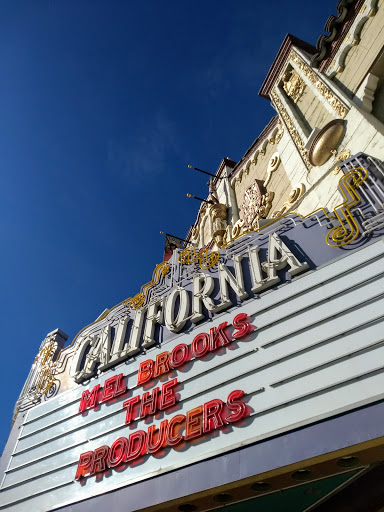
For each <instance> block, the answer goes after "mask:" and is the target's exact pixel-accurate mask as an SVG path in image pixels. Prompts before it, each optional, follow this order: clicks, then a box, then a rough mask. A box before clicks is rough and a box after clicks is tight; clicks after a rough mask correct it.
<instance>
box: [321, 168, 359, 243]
mask: <svg viewBox="0 0 384 512" xmlns="http://www.w3.org/2000/svg"><path fill="white" fill-rule="evenodd" d="M367 177H368V171H367V170H366V169H364V167H356V168H355V169H351V170H350V171H348V172H347V173H346V174H344V175H343V176H342V177H341V178H340V181H339V186H340V189H341V193H342V194H343V196H344V199H345V201H344V202H343V203H341V204H339V205H338V206H336V207H335V209H334V213H335V215H336V217H337V219H338V221H339V222H340V226H336V227H334V228H332V229H331V231H329V233H328V235H327V238H326V242H327V244H328V245H329V246H330V247H343V246H344V245H349V244H350V243H351V242H353V241H354V240H356V238H357V237H358V235H359V226H358V225H357V223H356V221H355V219H354V218H353V215H352V212H351V208H352V207H353V206H356V205H357V204H359V203H360V201H361V198H360V196H359V195H358V194H357V192H356V189H357V188H359V186H360V185H361V184H362V183H363V181H365V180H366V179H367ZM342 187H343V188H342ZM338 210H340V213H341V215H340V214H339V212H338Z"/></svg>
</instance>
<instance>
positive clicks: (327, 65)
mask: <svg viewBox="0 0 384 512" xmlns="http://www.w3.org/2000/svg"><path fill="white" fill-rule="evenodd" d="M377 8H378V0H366V1H365V2H364V4H363V5H362V6H361V8H360V9H359V11H358V12H356V13H355V15H354V18H353V19H351V22H352V23H350V26H349V27H348V33H347V34H346V35H345V36H344V35H343V33H342V34H341V35H340V40H339V42H338V44H336V45H335V44H333V45H331V46H329V49H330V51H331V52H332V53H331V54H330V55H329V56H328V57H327V56H326V54H327V53H328V49H327V50H326V51H325V53H324V52H323V53H322V54H318V55H319V56H318V57H316V56H315V57H314V58H313V59H312V61H311V65H313V64H315V63H316V62H317V63H318V64H319V63H320V62H321V65H320V70H321V71H322V72H324V73H326V74H327V76H329V77H330V78H332V77H334V76H335V75H336V74H337V73H338V72H341V71H339V69H340V70H344V69H345V62H346V58H347V55H348V53H349V52H350V51H351V49H352V48H353V47H354V46H357V45H358V44H359V43H360V35H361V32H362V29H363V27H364V25H365V24H366V22H367V21H368V20H369V19H370V18H372V17H373V16H375V15H376V13H377ZM347 36H349V37H347ZM320 37H321V36H320ZM319 40H320V38H319ZM321 55H323V57H322V58H321ZM316 59H317V60H316Z"/></svg>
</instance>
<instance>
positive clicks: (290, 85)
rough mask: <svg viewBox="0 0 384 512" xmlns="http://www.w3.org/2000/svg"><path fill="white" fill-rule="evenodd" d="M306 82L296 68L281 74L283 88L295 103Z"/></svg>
mask: <svg viewBox="0 0 384 512" xmlns="http://www.w3.org/2000/svg"><path fill="white" fill-rule="evenodd" d="M306 86H307V84H306V83H305V82H304V80H303V79H302V78H301V76H300V75H299V73H298V72H297V71H296V69H291V70H290V71H287V73H285V75H284V76H283V89H284V91H285V92H286V93H287V95H288V96H289V97H290V98H292V100H293V101H294V102H295V103H297V102H298V101H299V99H300V98H301V97H302V95H303V94H304V91H305V88H306Z"/></svg>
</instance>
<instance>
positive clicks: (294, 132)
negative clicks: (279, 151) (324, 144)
mask: <svg viewBox="0 0 384 512" xmlns="http://www.w3.org/2000/svg"><path fill="white" fill-rule="evenodd" d="M271 96H272V99H273V101H274V103H275V105H276V107H277V109H278V111H279V113H280V115H281V117H282V118H283V120H284V122H285V124H286V126H287V128H288V131H289V133H290V135H291V137H292V140H293V142H294V143H295V144H296V147H297V149H298V150H299V152H300V155H301V158H302V159H303V160H304V163H305V165H306V167H307V169H311V167H312V166H311V164H310V163H309V160H308V150H307V149H305V147H304V142H303V140H302V138H301V137H300V135H299V132H298V131H297V130H296V127H295V125H294V123H293V121H292V119H291V118H290V117H289V114H288V112H287V111H286V110H285V107H284V105H283V103H282V101H281V100H280V98H279V96H278V95H277V92H276V91H272V92H271Z"/></svg>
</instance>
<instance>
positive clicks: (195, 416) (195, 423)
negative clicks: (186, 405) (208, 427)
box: [184, 405, 203, 441]
mask: <svg viewBox="0 0 384 512" xmlns="http://www.w3.org/2000/svg"><path fill="white" fill-rule="evenodd" d="M202 412H203V406H202V405H199V407H195V408H194V409H191V410H190V411H187V414H186V420H185V436H184V439H185V440H186V441H189V440H190V439H194V438H195V437H199V436H201V434H202V432H203V429H202V426H201V413H202Z"/></svg>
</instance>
